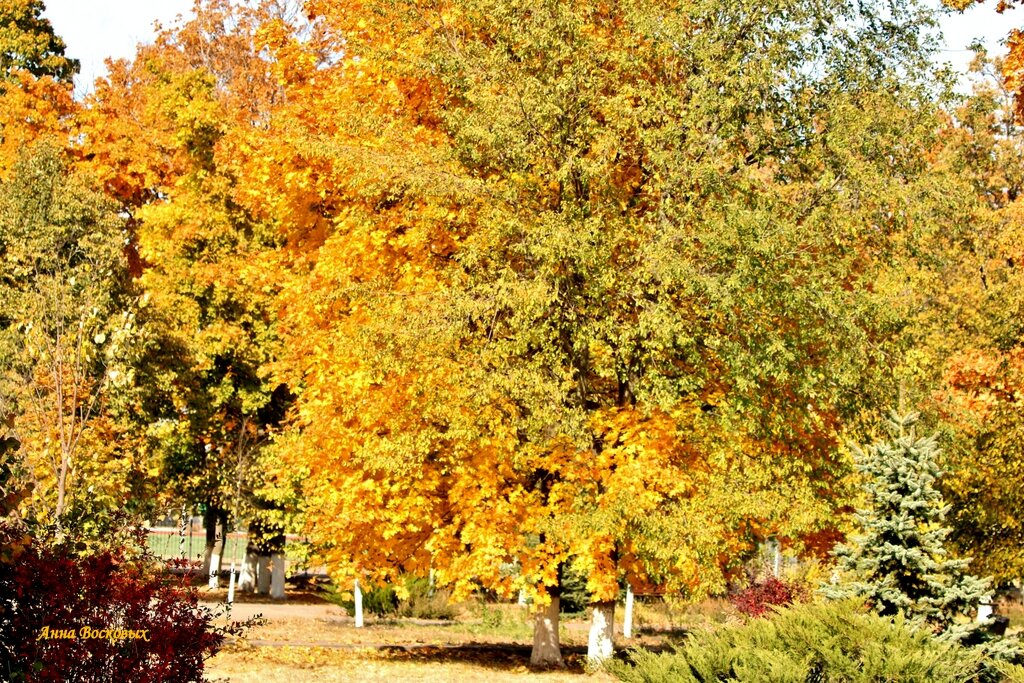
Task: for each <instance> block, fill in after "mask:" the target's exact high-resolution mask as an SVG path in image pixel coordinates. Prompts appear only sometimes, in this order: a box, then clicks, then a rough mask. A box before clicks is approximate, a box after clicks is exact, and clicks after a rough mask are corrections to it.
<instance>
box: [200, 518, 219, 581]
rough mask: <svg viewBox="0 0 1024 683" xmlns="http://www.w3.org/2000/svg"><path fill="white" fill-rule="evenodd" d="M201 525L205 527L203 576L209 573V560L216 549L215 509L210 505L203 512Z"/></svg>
mask: <svg viewBox="0 0 1024 683" xmlns="http://www.w3.org/2000/svg"><path fill="white" fill-rule="evenodd" d="M203 527H205V529H206V549H205V550H204V551H203V576H209V575H210V562H211V561H212V560H213V555H214V553H215V552H216V549H217V510H216V508H214V507H213V506H212V505H208V506H207V507H206V512H204V513H203Z"/></svg>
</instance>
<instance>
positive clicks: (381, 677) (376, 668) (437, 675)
mask: <svg viewBox="0 0 1024 683" xmlns="http://www.w3.org/2000/svg"><path fill="white" fill-rule="evenodd" d="M207 675H208V677H209V678H210V679H211V680H228V681H230V682H231V683H299V682H300V681H301V682H303V683H305V682H306V681H310V682H314V681H322V682H323V683H335V682H340V681H359V682H364V681H365V682H367V683H377V682H380V683H384V682H385V681H386V682H387V683H392V682H395V681H410V682H424V683H425V682H427V681H438V682H441V681H444V682H448V681H457V682H459V683H462V682H465V683H507V682H516V683H519V682H521V681H536V682H537V683H570V682H572V683H583V682H584V681H586V682H587V683H590V682H593V683H606V682H608V681H611V680H613V679H612V678H611V677H609V676H607V675H605V674H595V675H593V676H586V675H585V674H583V670H582V668H581V667H580V666H579V664H578V663H577V662H573V666H572V668H570V669H569V670H567V671H546V672H536V671H531V670H530V669H529V667H527V666H526V662H525V661H524V660H523V658H522V656H520V655H513V654H506V653H501V652H480V653H478V654H477V655H476V656H467V653H465V652H457V653H453V652H451V651H444V650H429V649H426V650H422V651H416V652H412V653H403V652H399V653H394V652H380V651H370V650H351V651H346V650H330V649H324V648H305V647H282V648H253V649H231V650H228V651H225V652H223V653H221V654H219V655H217V656H216V657H214V658H213V660H212V661H211V662H210V663H209V664H208V665H207Z"/></svg>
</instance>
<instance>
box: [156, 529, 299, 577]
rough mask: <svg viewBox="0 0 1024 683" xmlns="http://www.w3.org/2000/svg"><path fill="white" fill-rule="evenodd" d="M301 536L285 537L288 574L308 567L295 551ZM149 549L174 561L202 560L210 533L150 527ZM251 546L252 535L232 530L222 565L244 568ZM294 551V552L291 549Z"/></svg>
mask: <svg viewBox="0 0 1024 683" xmlns="http://www.w3.org/2000/svg"><path fill="white" fill-rule="evenodd" d="M302 540H303V539H302V537H301V536H295V535H288V536H286V537H285V541H286V545H285V573H286V574H292V573H294V572H299V571H302V570H305V569H306V568H307V567H306V566H305V563H304V558H302V557H299V556H297V555H296V553H295V552H294V549H295V548H296V545H295V544H296V543H299V542H301V541H302ZM148 543H149V549H150V551H151V552H152V553H153V555H155V556H156V557H159V558H162V559H165V560H170V559H175V558H181V557H184V558H185V559H186V560H189V561H193V562H202V561H203V554H204V552H205V551H206V532H205V531H200V532H199V533H197V532H196V531H195V530H194V529H192V530H190V531H189V532H188V533H186V534H185V535H184V536H183V535H182V534H181V530H180V529H176V528H172V527H149V538H148ZM246 545H248V534H246V532H244V531H235V532H232V533H229V534H228V536H227V540H226V541H225V543H224V557H223V558H222V560H221V567H222V568H223V569H227V568H228V567H230V566H231V563H232V562H234V563H235V566H236V567H241V564H242V561H243V560H244V559H245V548H246ZM216 547H217V549H218V550H220V541H219V540H218V542H217V546H216ZM289 550H293V552H289Z"/></svg>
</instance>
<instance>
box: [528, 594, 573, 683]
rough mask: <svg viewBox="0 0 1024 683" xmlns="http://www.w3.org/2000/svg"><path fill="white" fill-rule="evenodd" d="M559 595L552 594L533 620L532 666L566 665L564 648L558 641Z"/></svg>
mask: <svg viewBox="0 0 1024 683" xmlns="http://www.w3.org/2000/svg"><path fill="white" fill-rule="evenodd" d="M559 602H560V601H559V598H558V596H557V595H552V596H551V602H550V603H549V604H548V605H547V606H545V607H543V608H542V609H541V610H540V611H539V612H537V614H536V616H535V617H534V622H533V651H532V652H531V653H530V666H540V667H552V666H557V667H564V666H565V662H563V661H562V648H561V645H560V644H559V642H558V604H559Z"/></svg>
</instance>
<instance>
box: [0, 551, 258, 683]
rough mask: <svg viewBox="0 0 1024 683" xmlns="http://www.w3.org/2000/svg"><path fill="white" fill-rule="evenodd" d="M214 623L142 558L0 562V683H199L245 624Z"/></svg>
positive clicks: (53, 554)
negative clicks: (206, 666)
mask: <svg viewBox="0 0 1024 683" xmlns="http://www.w3.org/2000/svg"><path fill="white" fill-rule="evenodd" d="M214 617H215V615H214V614H213V612H212V611H211V610H210V609H208V608H206V607H203V606H202V605H199V603H198V595H197V593H196V591H195V590H194V589H193V588H190V587H189V586H188V585H187V583H186V581H183V580H182V579H180V578H174V577H172V576H170V575H168V574H166V573H165V572H160V571H156V567H155V566H154V564H153V562H152V561H151V558H146V557H142V558H131V557H128V556H127V553H126V552H124V551H119V550H116V549H115V550H108V551H103V552H99V553H96V554H92V555H87V556H84V557H79V556H76V555H75V553H74V552H73V551H72V550H71V549H70V548H67V547H61V546H57V547H40V546H38V545H35V544H33V545H29V546H28V547H27V548H24V549H22V550H20V552H18V553H17V554H16V556H13V557H10V556H9V557H0V680H5V681H24V682H25V683H36V682H38V683H67V682H74V683H93V682H95V683H100V682H103V683H108V682H110V681H131V682H132V683H154V682H156V681H166V682H168V683H177V682H179V681H180V682H182V683H184V682H187V681H188V682H191V681H202V680H203V666H204V662H205V660H206V659H207V658H209V657H210V656H212V655H213V654H214V653H215V652H217V650H218V649H219V648H220V646H221V645H222V643H223V642H224V638H225V636H227V635H229V634H236V633H239V632H240V631H241V630H243V629H244V628H245V626H246V625H245V624H232V625H230V626H228V627H216V626H214V625H213V619H214Z"/></svg>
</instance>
